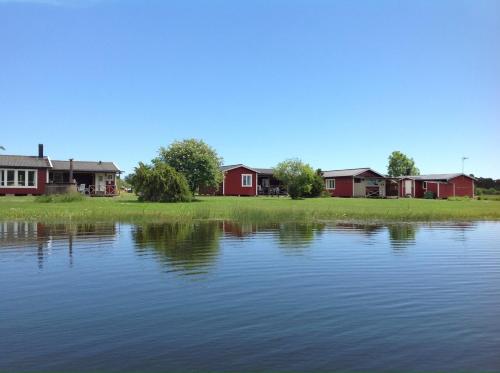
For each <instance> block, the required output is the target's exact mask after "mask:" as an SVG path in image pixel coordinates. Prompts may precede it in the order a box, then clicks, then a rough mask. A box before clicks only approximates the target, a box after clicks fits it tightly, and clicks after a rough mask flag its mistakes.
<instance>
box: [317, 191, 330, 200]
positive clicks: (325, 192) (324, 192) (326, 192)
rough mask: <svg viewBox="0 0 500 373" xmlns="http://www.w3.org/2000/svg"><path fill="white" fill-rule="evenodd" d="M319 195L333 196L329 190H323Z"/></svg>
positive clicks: (322, 196)
mask: <svg viewBox="0 0 500 373" xmlns="http://www.w3.org/2000/svg"><path fill="white" fill-rule="evenodd" d="M319 196H320V197H321V198H332V195H331V194H330V192H328V191H327V190H322V191H321V194H320V195H319Z"/></svg>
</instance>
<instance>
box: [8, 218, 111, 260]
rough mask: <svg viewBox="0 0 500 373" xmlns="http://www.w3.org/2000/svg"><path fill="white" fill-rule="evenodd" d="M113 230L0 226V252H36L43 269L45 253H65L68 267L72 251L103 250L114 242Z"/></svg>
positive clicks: (21, 224) (101, 226)
mask: <svg viewBox="0 0 500 373" xmlns="http://www.w3.org/2000/svg"><path fill="white" fill-rule="evenodd" d="M116 234H117V226H116V225H115V224H114V223H109V224H101V223H100V224H85V223H82V224H43V223H37V222H23V221H11V222H0V250H1V249H11V250H12V249H15V250H27V251H33V250H34V249H36V250H37V258H38V264H39V266H40V267H42V266H43V262H44V260H45V258H46V256H47V252H49V251H51V250H68V257H69V260H70V263H72V261H73V248H76V247H78V248H80V247H81V248H88V247H96V246H107V245H109V242H110V241H112V240H115V238H116Z"/></svg>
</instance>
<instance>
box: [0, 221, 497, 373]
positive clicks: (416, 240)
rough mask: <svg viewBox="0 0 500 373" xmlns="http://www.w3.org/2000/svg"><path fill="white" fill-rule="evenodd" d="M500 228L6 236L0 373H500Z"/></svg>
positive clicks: (92, 228)
mask: <svg viewBox="0 0 500 373" xmlns="http://www.w3.org/2000/svg"><path fill="white" fill-rule="evenodd" d="M499 370H500V223H493V222H480V223H463V224H457V223H455V224H443V223H436V224H425V225H422V224H420V225H419V224H413V225H410V224H407V225H385V226H384V225H354V224H353V225H349V224H345V225H329V224H262V225H255V224H243V225H242V224H236V223H231V222H199V223H194V224H150V225H147V224H145V225H133V224H118V223H111V224H72V225H63V224H61V225H45V224H40V223H27V222H26V223H24V222H5V223H0V371H12V372H14V371H32V372H34V371H45V372H47V371H68V372H69V371H129V372H132V371H143V372H146V371H178V372H181V371H189V372H195V371H196V372H199V371H232V372H241V371H247V372H250V371H252V372H259V371H273V372H278V371H283V372H285V371H286V372H305V371H307V372H320V371H321V372H326V371H385V372H388V371H442V372H446V371H499Z"/></svg>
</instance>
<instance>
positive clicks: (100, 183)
mask: <svg viewBox="0 0 500 373" xmlns="http://www.w3.org/2000/svg"><path fill="white" fill-rule="evenodd" d="M95 190H96V192H97V193H99V194H104V192H106V180H105V179H104V174H95Z"/></svg>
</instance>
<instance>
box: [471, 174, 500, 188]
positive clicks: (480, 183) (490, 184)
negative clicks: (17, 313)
mask: <svg viewBox="0 0 500 373" xmlns="http://www.w3.org/2000/svg"><path fill="white" fill-rule="evenodd" d="M476 187H478V188H484V189H496V190H500V179H497V180H493V179H492V178H491V177H478V178H477V179H476Z"/></svg>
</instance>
